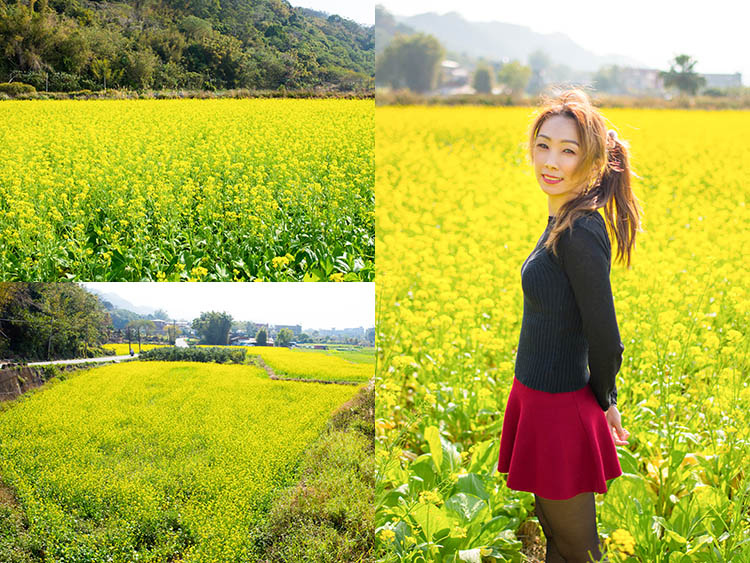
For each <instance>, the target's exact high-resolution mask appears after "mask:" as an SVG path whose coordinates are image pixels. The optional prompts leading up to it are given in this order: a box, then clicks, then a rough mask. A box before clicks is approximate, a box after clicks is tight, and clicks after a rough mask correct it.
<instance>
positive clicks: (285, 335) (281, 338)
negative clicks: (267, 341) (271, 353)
mask: <svg viewBox="0 0 750 563" xmlns="http://www.w3.org/2000/svg"><path fill="white" fill-rule="evenodd" d="M292 340H294V333H293V332H292V331H291V330H289V329H288V328H282V329H281V330H280V331H279V333H278V334H277V335H276V342H275V344H276V345H277V346H289V343H290V342H291V341H292Z"/></svg>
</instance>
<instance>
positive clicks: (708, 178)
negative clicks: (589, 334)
mask: <svg viewBox="0 0 750 563" xmlns="http://www.w3.org/2000/svg"><path fill="white" fill-rule="evenodd" d="M531 113H532V110H531V109H530V108H503V109H497V108H477V107H464V108H445V107H436V108H425V107H410V108H395V107H387V108H378V118H377V128H376V142H377V146H378V151H377V158H376V160H377V162H376V170H377V172H376V194H377V198H378V209H377V216H376V233H377V240H378V286H377V301H378V305H377V309H378V311H379V316H378V338H379V340H378V343H379V346H378V364H377V365H378V369H377V372H376V380H375V381H376V390H377V394H378V395H377V396H378V403H377V413H376V417H377V420H376V427H377V453H378V459H379V463H378V471H377V478H376V498H377V499H379V500H378V504H377V506H376V509H377V521H376V525H377V526H378V530H377V538H378V540H379V550H380V551H379V553H380V555H381V557H382V559H383V560H384V561H417V560H420V559H419V558H420V557H425V558H426V559H427V560H430V561H443V560H445V561H448V560H453V559H450V558H451V557H453V556H454V555H455V556H458V554H459V552H463V553H462V554H461V558H462V559H463V560H475V561H479V560H480V558H481V557H482V556H485V557H495V560H500V561H503V560H507V561H519V560H520V550H521V547H522V545H521V541H519V539H518V538H517V536H516V532H517V531H518V529H519V527H520V526H521V525H522V524H523V523H524V522H525V521H527V520H528V519H530V518H532V517H533V513H532V510H533V496H532V495H531V494H530V493H524V492H516V491H512V490H510V489H508V488H507V487H506V486H505V475H501V474H498V473H497V471H496V464H497V455H498V450H499V438H500V430H501V427H502V417H503V410H504V408H505V404H506V401H507V398H508V393H509V391H510V387H511V383H512V381H513V370H514V361H515V350H516V346H517V345H518V335H519V331H520V323H521V316H522V305H523V300H522V292H521V278H520V269H521V264H522V263H523V261H524V259H525V258H526V257H527V256H528V254H529V252H530V251H531V250H532V248H533V247H534V244H535V243H536V241H537V239H538V238H539V236H540V235H541V233H542V231H543V230H544V228H545V226H546V218H547V198H546V196H545V195H544V194H543V193H542V191H541V190H540V189H539V187H538V185H537V184H536V181H535V179H534V176H533V172H532V169H531V165H530V163H529V162H528V160H527V157H526V153H525V143H526V138H525V134H526V128H527V126H528V123H529V119H530V115H531ZM603 113H604V115H605V117H607V118H608V119H609V120H611V123H612V125H613V126H615V127H616V128H617V130H618V133H619V136H620V137H621V138H623V139H625V140H627V141H628V142H629V143H630V146H631V157H632V165H633V167H634V171H635V173H636V174H637V175H638V178H635V179H634V189H635V191H636V194H637V196H638V198H639V199H640V201H641V203H642V206H643V209H644V211H645V214H644V216H643V228H644V230H645V232H641V233H638V237H637V244H636V248H635V252H634V256H633V264H632V267H631V268H630V269H626V268H625V267H624V266H622V265H621V264H619V263H616V264H613V265H612V273H611V280H612V288H613V293H614V297H615V308H616V311H617V318H618V322H619V327H620V334H621V337H622V341H623V343H624V345H625V352H624V355H623V363H622V368H621V370H620V372H619V374H618V378H617V387H618V390H619V395H618V406H619V410H620V412H621V414H622V417H623V426H624V427H625V428H626V429H628V430H629V431H630V433H631V436H630V439H629V442H630V443H629V445H627V446H619V447H618V448H617V450H618V454H619V457H620V463H621V465H622V468H623V471H624V473H625V474H624V475H623V476H621V477H619V478H617V479H615V480H614V481H612V482H611V483H610V488H609V491H608V492H607V493H606V495H596V500H597V517H598V522H599V532H600V535H601V537H602V539H603V541H604V542H605V545H606V546H607V547H608V548H609V552H610V558H611V560H612V561H630V562H663V561H667V560H669V561H744V560H750V547H749V546H750V543H748V540H749V539H750V517H749V516H748V514H749V509H750V481H749V480H748V479H749V477H750V458H748V456H747V455H746V452H747V451H748V447H749V442H748V441H749V440H750V412H749V411H748V410H747V409H738V408H737V405H738V404H746V403H747V401H748V400H750V387H748V384H749V383H750V376H749V375H748V374H750V362H749V358H748V345H749V342H750V339H748V331H749V330H750V327H749V326H748V324H749V321H750V316H749V315H750V294H749V293H748V287H747V279H748V274H749V273H750V272H748V264H750V256H748V248H750V228H748V227H750V208H749V205H748V203H749V202H748V201H747V194H748V191H747V188H746V185H745V184H746V182H745V180H744V179H743V177H742V172H743V171H744V170H747V169H748V167H750V153H748V151H747V148H746V146H745V145H744V144H742V143H737V142H736V141H735V140H734V133H737V134H739V135H747V134H750V114H748V113H747V112H730V111H726V112H723V111H722V112H705V111H678V110H673V111H672V110H670V111H653V110H632V109H630V110H625V109H620V110H617V109H604V110H603ZM730 131H731V132H733V133H732V134H729V132H730ZM615 250H616V245H615V243H614V242H613V256H614V252H615Z"/></svg>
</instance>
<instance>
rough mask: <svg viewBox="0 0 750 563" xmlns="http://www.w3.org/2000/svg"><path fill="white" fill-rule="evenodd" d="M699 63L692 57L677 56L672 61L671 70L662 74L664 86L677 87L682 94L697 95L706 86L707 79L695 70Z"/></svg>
mask: <svg viewBox="0 0 750 563" xmlns="http://www.w3.org/2000/svg"><path fill="white" fill-rule="evenodd" d="M697 62H698V61H696V60H695V59H693V58H692V57H691V56H690V55H685V54H682V55H677V56H676V57H675V58H674V59H672V62H671V63H670V65H669V70H668V71H666V72H665V71H662V72H661V73H660V76H661V77H662V80H664V86H666V87H667V88H670V87H675V88H677V89H678V90H679V91H680V93H682V94H690V95H695V93H696V92H697V91H698V89H699V88H701V87H702V86H705V85H706V79H705V78H704V77H703V76H701V75H700V74H698V73H697V72H695V71H694V70H693V67H695V65H696V63H697Z"/></svg>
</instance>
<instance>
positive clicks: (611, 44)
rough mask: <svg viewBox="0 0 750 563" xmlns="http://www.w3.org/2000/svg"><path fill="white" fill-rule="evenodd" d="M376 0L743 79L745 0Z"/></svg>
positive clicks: (394, 9) (748, 60)
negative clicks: (681, 57) (677, 60)
mask: <svg viewBox="0 0 750 563" xmlns="http://www.w3.org/2000/svg"><path fill="white" fill-rule="evenodd" d="M377 3H378V4H381V5H382V6H384V7H385V8H386V9H387V10H388V11H389V12H391V13H393V14H397V15H402V16H412V15H415V14H422V13H425V12H437V13H439V14H445V13H447V12H458V13H459V14H461V15H462V16H463V17H464V19H466V20H469V21H501V22H505V23H514V24H518V25H523V26H526V27H529V28H531V29H532V30H534V31H537V32H540V33H564V34H566V35H567V36H568V37H570V38H571V39H572V40H573V41H575V42H576V43H578V44H579V45H581V46H582V47H585V48H586V49H588V50H589V51H591V52H593V53H595V54H597V55H605V54H610V53H616V54H619V55H627V56H630V57H633V58H635V59H636V60H639V61H641V62H642V63H643V64H644V65H646V66H647V67H650V68H658V69H661V70H668V68H669V64H668V62H669V60H670V59H672V58H673V57H674V56H675V55H678V54H680V53H687V54H688V55H691V56H692V57H693V58H694V59H696V60H697V61H698V63H697V64H696V66H695V70H696V71H697V72H701V73H709V74H712V73H735V72H741V73H742V83H743V84H744V85H750V56H748V54H749V53H750V40H749V39H748V36H750V34H748V31H747V25H748V16H750V5H748V4H747V3H746V2H737V1H736V0H714V1H712V2H694V3H693V2H685V1H684V0H681V1H679V2H677V1H675V0H666V1H661V2H657V1H654V0H630V1H629V2H606V1H602V0H574V1H572V2H559V1H555V2H553V1H551V0H536V1H535V2H517V1H516V2H507V1H506V2H497V1H496V0H495V1H488V0H461V1H460V2H458V1H456V0H379V1H378V2H377ZM523 62H526V61H523Z"/></svg>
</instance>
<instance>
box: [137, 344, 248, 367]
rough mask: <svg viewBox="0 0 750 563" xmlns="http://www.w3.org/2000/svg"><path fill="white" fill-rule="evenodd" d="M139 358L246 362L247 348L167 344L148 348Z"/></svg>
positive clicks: (165, 360)
mask: <svg viewBox="0 0 750 563" xmlns="http://www.w3.org/2000/svg"><path fill="white" fill-rule="evenodd" d="M138 358H139V359H141V360H153V361H159V362H213V363H217V364H242V363H244V362H245V350H241V349H237V348H177V347H176V346H165V347H161V348H153V349H151V350H146V351H145V352H142V353H141V354H140V355H139V356H138Z"/></svg>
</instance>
